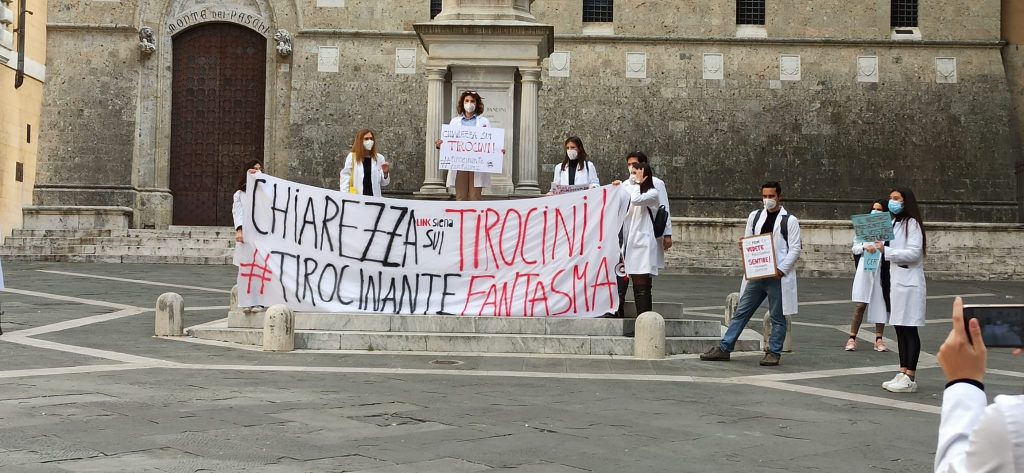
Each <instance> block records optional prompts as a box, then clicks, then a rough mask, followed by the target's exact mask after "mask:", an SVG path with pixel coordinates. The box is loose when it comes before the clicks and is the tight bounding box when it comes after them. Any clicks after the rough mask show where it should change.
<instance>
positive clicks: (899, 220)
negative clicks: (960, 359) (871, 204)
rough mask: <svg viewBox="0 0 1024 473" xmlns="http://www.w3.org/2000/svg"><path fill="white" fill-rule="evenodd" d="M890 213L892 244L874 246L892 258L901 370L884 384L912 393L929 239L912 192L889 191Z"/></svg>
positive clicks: (893, 317)
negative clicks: (891, 218) (925, 260)
mask: <svg viewBox="0 0 1024 473" xmlns="http://www.w3.org/2000/svg"><path fill="white" fill-rule="evenodd" d="M889 212H890V213H891V214H892V216H893V219H894V220H895V222H894V224H893V235H894V238H893V240H892V241H891V242H889V246H884V245H883V244H882V242H880V241H878V242H875V248H876V249H878V250H881V251H882V256H883V257H884V258H885V259H886V260H888V261H889V270H890V284H891V287H890V288H889V297H890V300H891V302H892V315H891V316H890V317H889V323H890V324H891V325H893V326H894V327H895V328H896V341H897V343H898V344H899V351H900V371H899V373H896V377H894V378H893V379H892V380H890V381H886V382H884V383H882V388H884V389H885V390H886V391H890V392H894V393H912V392H916V391H917V380H916V379H915V374H916V371H917V360H918V358H919V357H920V356H921V336H920V335H919V334H918V333H917V328H918V327H923V326H924V318H925V316H924V311H925V296H926V292H927V291H926V286H925V280H924V257H925V255H927V253H928V239H927V237H925V234H924V227H923V226H922V223H923V221H922V220H921V210H920V209H919V208H918V206H917V198H916V197H915V196H914V192H913V191H911V190H910V189H907V188H897V189H896V190H894V191H892V192H891V193H889Z"/></svg>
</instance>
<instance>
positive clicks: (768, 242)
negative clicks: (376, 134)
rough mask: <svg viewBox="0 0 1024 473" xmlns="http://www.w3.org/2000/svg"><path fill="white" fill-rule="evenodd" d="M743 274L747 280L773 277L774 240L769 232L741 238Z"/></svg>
mask: <svg viewBox="0 0 1024 473" xmlns="http://www.w3.org/2000/svg"><path fill="white" fill-rule="evenodd" d="M740 241H741V242H742V245H741V246H742V250H743V275H744V276H746V278H747V280H754V279H765V278H771V277H775V272H776V266H775V242H774V241H772V234H771V233H764V234H761V235H754V236H749V237H746V238H744V239H742V240H740Z"/></svg>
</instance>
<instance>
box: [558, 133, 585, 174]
mask: <svg viewBox="0 0 1024 473" xmlns="http://www.w3.org/2000/svg"><path fill="white" fill-rule="evenodd" d="M569 143H573V144H575V145H576V149H577V150H578V152H579V154H578V155H577V156H576V169H578V170H581V171H582V170H584V169H586V168H587V157H588V156H587V150H585V149H583V140H581V139H579V137H576V136H570V137H568V138H566V140H565V144H563V145H562V170H563V171H565V168H566V167H568V165H569V155H568V154H566V152H565V151H566V150H565V145H568V144H569Z"/></svg>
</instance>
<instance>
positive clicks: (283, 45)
mask: <svg viewBox="0 0 1024 473" xmlns="http://www.w3.org/2000/svg"><path fill="white" fill-rule="evenodd" d="M274 42H276V43H277V55H278V56H281V57H288V56H291V55H292V34H291V33H289V32H288V30H285V29H280V30H277V32H276V33H274Z"/></svg>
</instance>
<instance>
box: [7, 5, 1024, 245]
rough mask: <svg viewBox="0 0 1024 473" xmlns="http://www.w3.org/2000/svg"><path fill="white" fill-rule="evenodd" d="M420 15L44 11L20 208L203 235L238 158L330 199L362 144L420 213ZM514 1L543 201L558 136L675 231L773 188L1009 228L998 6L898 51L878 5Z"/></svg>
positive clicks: (928, 25)
mask: <svg viewBox="0 0 1024 473" xmlns="http://www.w3.org/2000/svg"><path fill="white" fill-rule="evenodd" d="M496 1H497V0H496ZM1004 2H1006V3H1012V2H1009V1H1007V0H1004ZM431 3H432V2H430V1H427V0H423V1H411V0H149V1H143V0H120V1H114V2H111V1H104V2H97V1H93V0H51V1H50V2H49V12H48V20H47V21H48V26H47V29H48V50H49V53H48V56H47V67H48V74H49V78H48V82H47V85H46V89H45V94H44V98H43V118H42V124H41V129H40V142H41V144H40V156H39V170H38V177H37V181H36V188H35V192H34V205H35V206H63V208H64V209H65V210H64V211H65V212H66V213H69V214H73V213H75V212H78V211H80V210H76V209H84V208H87V207H88V208H90V209H91V210H90V212H96V211H98V210H97V209H98V208H100V207H97V206H101V207H104V208H107V209H110V210H109V212H110V215H111V216H112V218H115V219H116V218H123V219H125V225H128V226H132V227H138V228H163V227H166V226H167V225H171V224H181V223H186V224H189V223H199V224H224V219H225V215H226V214H225V210H224V209H225V206H229V205H230V202H229V201H228V200H227V199H228V197H227V196H229V195H230V192H231V191H232V190H233V186H234V185H235V181H236V180H237V178H238V177H239V173H240V165H241V162H242V161H244V160H245V159H246V158H248V157H252V156H256V157H259V158H262V160H263V161H264V163H265V169H266V170H267V171H268V172H270V173H272V174H275V175H278V176H281V177H285V178H288V179H292V180H296V181H299V182H304V183H308V184H313V185H317V186H322V187H328V188H337V186H338V181H339V177H338V173H339V166H340V162H341V161H343V159H344V156H345V154H346V153H347V150H348V149H349V148H350V147H351V143H352V137H353V135H354V134H355V131H356V130H357V129H359V128H364V127H367V128H371V129H373V130H376V131H377V136H378V141H379V143H380V147H381V150H382V152H383V153H384V154H385V155H387V156H388V158H389V161H391V162H392V163H393V177H392V183H391V186H390V187H389V188H388V189H387V192H388V193H389V194H391V195H393V196H396V197H413V196H417V195H418V193H419V191H420V190H421V188H423V185H424V180H425V169H424V168H425V164H424V163H425V162H429V160H428V156H427V153H429V152H430V151H429V149H430V147H429V146H425V143H426V138H427V136H428V135H429V133H428V130H426V119H425V115H426V102H427V96H428V90H427V83H428V80H427V79H428V78H427V74H428V72H427V70H426V65H427V64H428V52H427V51H425V50H424V49H423V47H422V42H421V40H420V38H419V37H418V35H417V33H416V31H415V29H414V25H415V24H417V23H424V22H428V21H430V19H431ZM520 3H521V4H524V5H526V8H527V9H528V10H529V11H530V12H531V13H532V15H533V17H535V18H536V21H537V22H538V23H539V24H546V25H551V26H552V27H553V30H554V45H553V48H552V49H553V52H552V53H551V56H550V57H549V58H547V59H545V60H544V61H543V62H542V63H541V64H540V89H539V92H538V97H539V107H538V108H539V110H538V116H539V120H538V123H537V130H538V134H539V135H538V136H539V140H538V153H537V156H538V157H537V164H536V166H537V168H536V172H535V175H536V180H537V181H539V183H540V188H541V191H545V190H546V189H547V183H548V182H550V180H551V177H552V167H553V166H554V164H555V163H557V162H559V161H560V160H561V156H562V153H561V148H562V143H563V141H564V139H565V138H566V137H567V136H570V135H577V136H579V137H581V138H582V139H583V141H584V143H585V145H586V148H587V150H588V151H589V153H590V154H591V155H592V157H593V159H594V161H595V162H596V164H597V167H598V169H599V173H600V176H601V179H602V181H610V180H612V179H614V178H621V177H623V176H625V163H624V159H623V157H624V156H625V155H626V153H627V152H629V151H631V150H634V149H639V150H643V151H644V152H646V153H647V154H648V155H649V156H651V160H652V163H653V168H654V171H655V174H656V175H658V176H660V177H662V178H663V179H664V180H665V181H666V182H667V183H668V187H669V189H670V193H671V197H672V203H673V214H674V215H676V216H689V217H734V216H738V215H745V213H746V212H747V211H749V209H750V208H751V205H752V201H753V200H754V199H755V198H756V196H757V187H758V186H759V185H760V183H761V182H762V181H764V180H767V179H778V180H781V181H782V182H783V186H784V188H785V196H786V199H787V206H788V207H789V208H790V209H791V210H793V211H794V212H796V213H797V214H798V215H800V216H801V217H808V218H820V219H845V218H847V217H848V215H849V214H851V213H858V212H861V211H863V210H864V208H865V207H866V202H867V201H869V200H872V199H875V198H879V197H881V196H883V195H884V194H886V193H887V190H888V189H889V188H890V187H892V186H895V185H905V186H911V187H913V188H914V189H915V190H916V191H917V194H918V196H919V198H920V199H921V200H922V201H923V202H924V207H925V215H926V219H927V220H935V221H973V222H1003V223H1005V222H1016V221H1018V220H1019V219H1021V214H1022V212H1021V205H1022V202H1021V199H1022V198H1021V187H1022V183H1021V179H1022V178H1021V175H1022V173H1024V170H1022V168H1021V165H1020V164H1019V162H1018V160H1019V159H1020V158H1019V156H1020V133H1021V128H1020V125H1019V123H1020V116H1021V112H1020V110H1021V108H1020V104H1019V100H1020V99H1019V97H1020V90H1021V80H1020V78H1021V75H1020V70H1021V69H1020V64H1021V62H1022V61H1021V59H1020V55H1019V54H1018V53H1014V54H1017V55H1014V54H1011V53H1010V50H1011V49H1012V48H1011V47H1010V46H1005V47H1004V42H1003V41H1002V40H1001V38H1002V37H1003V36H1002V35H1003V30H1001V24H1000V17H1001V15H1002V14H1003V11H1004V9H1005V8H1006V7H1005V6H1004V5H1002V4H1001V3H1000V0H980V1H977V2H970V4H969V5H968V4H967V3H964V2H955V1H949V0H936V1H933V2H927V3H923V2H922V4H921V6H920V8H919V10H918V12H917V18H916V25H917V26H916V27H911V28H902V30H904V31H905V32H903V33H901V32H897V31H895V30H896V29H894V28H893V27H892V24H891V18H890V2H889V1H882V0H872V1H868V2H847V1H839V0H823V1H819V2H810V3H807V2H803V3H801V2H779V1H772V0H768V1H767V2H763V5H764V7H765V8H764V13H763V25H737V10H736V9H737V3H738V2H736V1H730V0H703V1H700V2H695V3H692V4H687V7H686V8H680V6H679V3H678V2H673V1H667V0H656V1H649V2H640V3H637V2H623V1H616V2H614V3H613V7H614V10H613V11H614V13H613V15H612V21H610V22H584V21H582V20H583V15H582V11H583V9H584V3H591V2H590V1H589V0H588V1H586V2H585V1H583V0H538V1H535V2H527V1H526V0H516V4H520ZM602 3H612V2H602ZM915 3H916V2H915ZM142 28H150V29H151V31H152V35H151V40H149V41H146V40H142V39H140V29H142ZM143 36H145V35H143ZM1016 41H1018V43H1017V44H1019V38H1018V39H1017V40H1016ZM142 43H149V45H148V46H146V45H144V44H142ZM1014 51H1016V50H1014ZM1011 56H1012V57H1014V58H1016V59H1014V60H1015V61H1016V62H1015V63H1014V64H1017V66H1015V67H1017V68H1018V69H1016V71H1017V72H1011V68H1010V66H1008V65H1007V64H1009V63H1010V62H1012V61H1011V59H1012V58H1011ZM1008 58H1011V59H1008ZM233 74H234V75H233ZM449 79H450V77H449ZM1014 90H1016V92H1013V91H1014ZM520 93H521V85H518V86H517V87H516V89H515V94H516V95H515V97H518V96H519V94H520ZM445 94H446V95H445V97H446V101H447V102H446V103H448V104H450V103H451V96H452V88H451V86H450V85H449V86H448V87H447V88H446V90H445ZM1014 94H1016V98H1013V100H1017V102H1016V103H1017V108H1014V106H1013V105H1011V102H1013V100H1012V99H1011V97H1012V96H1013V95H1014ZM486 98H487V96H486V95H485V99H486ZM513 101H514V100H513ZM446 108H447V110H446V113H447V114H449V115H446V116H445V118H447V117H448V116H450V113H451V111H450V110H451V107H450V106H449V107H446ZM506 113H509V114H510V116H513V117H514V116H515V115H516V111H515V110H510V111H506ZM1015 117H1016V118H1015ZM517 140H518V135H517V138H516V139H515V140H513V143H511V145H510V146H509V153H508V155H507V159H510V160H512V161H513V162H515V161H516V160H517V159H518V154H517V153H518V152H519V150H518V149H517V145H518V143H517V142H516V141H517ZM511 169H512V171H511V175H510V176H509V179H510V180H511V182H513V183H515V182H516V181H517V180H518V179H520V176H518V175H517V174H518V171H517V170H516V169H517V168H516V167H515V166H512V167H511ZM1015 173H1016V174H1015ZM499 194H500V193H499ZM510 194H515V192H514V191H511V192H510ZM420 196H421V197H422V195H420ZM501 196H502V195H499V196H498V197H501ZM90 206H91V207H90ZM30 210H31V209H26V215H28V214H29V212H30ZM99 211H102V209H101V210H99Z"/></svg>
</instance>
